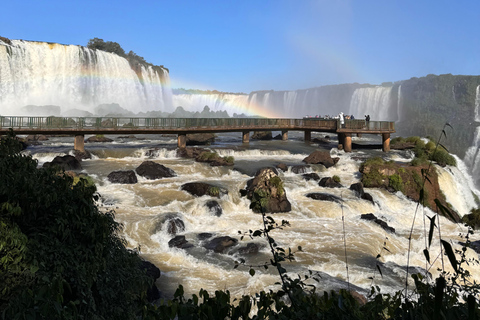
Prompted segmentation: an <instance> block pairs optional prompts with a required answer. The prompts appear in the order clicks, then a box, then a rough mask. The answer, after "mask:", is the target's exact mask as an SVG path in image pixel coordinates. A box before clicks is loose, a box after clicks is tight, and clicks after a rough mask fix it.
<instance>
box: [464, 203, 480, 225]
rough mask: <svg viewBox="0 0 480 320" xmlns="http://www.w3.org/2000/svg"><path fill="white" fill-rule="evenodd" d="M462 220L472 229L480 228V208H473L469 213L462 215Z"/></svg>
mask: <svg viewBox="0 0 480 320" xmlns="http://www.w3.org/2000/svg"><path fill="white" fill-rule="evenodd" d="M462 221H463V222H464V223H465V224H466V225H467V226H469V227H471V228H472V229H479V228H480V208H477V209H472V210H471V211H470V213H469V214H466V215H464V216H463V217H462Z"/></svg>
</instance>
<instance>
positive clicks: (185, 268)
mask: <svg viewBox="0 0 480 320" xmlns="http://www.w3.org/2000/svg"><path fill="white" fill-rule="evenodd" d="M274 135H275V133H274ZM321 136H322V135H320V134H317V135H316V137H321ZM110 137H111V138H113V139H114V143H110V144H106V143H95V144H91V143H90V144H89V143H87V144H86V145H85V147H86V149H87V150H89V151H90V152H91V153H92V154H93V155H94V156H93V158H92V159H91V160H85V161H83V162H82V167H83V172H85V173H87V174H88V175H90V176H91V177H92V178H93V179H94V180H95V182H96V184H97V189H98V193H99V194H100V195H101V201H100V202H99V206H100V207H101V210H114V211H115V212H116V219H117V220H118V221H119V222H121V223H123V225H124V229H123V232H122V235H123V236H124V237H125V239H126V240H127V243H128V246H129V247H130V248H136V249H137V250H140V254H141V256H143V257H144V258H145V259H148V260H150V261H151V262H153V263H155V264H156V265H157V266H158V267H159V268H160V269H161V271H162V276H161V277H160V278H159V279H158V281H157V285H158V287H159V288H160V290H161V291H162V293H163V295H164V296H165V297H169V296H171V295H172V294H173V292H174V291H175V289H176V288H177V286H178V285H179V284H182V285H183V286H184V289H185V292H186V293H187V294H193V293H198V291H199V290H200V289H201V288H204V289H207V290H208V291H210V292H213V291H214V290H216V289H227V290H229V291H230V292H231V294H232V296H234V297H238V296H240V295H242V294H248V293H254V292H258V291H260V290H265V289H270V288H272V289H273V288H276V285H275V282H277V281H278V280H279V278H278V275H277V274H275V272H274V271H273V270H272V269H271V268H270V269H268V270H264V269H263V268H260V269H257V270H256V275H255V276H253V277H251V276H250V275H249V272H248V268H246V267H242V266H240V267H239V268H237V269H234V268H233V267H234V264H235V261H238V260H239V259H241V258H243V259H245V260H246V264H247V265H250V264H252V265H258V264H263V263H264V262H266V261H268V260H269V259H270V256H269V252H268V250H267V247H266V243H265V241H264V240H263V239H259V238H255V239H254V240H250V239H244V241H240V244H243V245H244V244H246V243H248V242H255V243H257V244H258V245H259V246H260V248H261V249H260V252H259V253H258V254H256V255H245V256H241V255H239V254H238V253H235V252H234V253H233V254H217V253H214V252H210V251H207V250H206V249H204V248H202V246H201V241H200V240H198V238H197V235H198V234H199V233H205V232H208V233H212V234H215V235H217V236H224V235H225V236H227V235H228V236H231V237H236V238H238V239H239V238H240V236H239V234H238V231H242V232H244V231H248V230H256V229H259V228H261V227H262V221H261V217H260V215H258V214H254V213H253V212H252V211H251V210H250V209H249V204H250V203H249V201H248V200H247V199H246V198H242V197H241V196H240V194H239V190H240V189H243V188H245V185H246V182H247V181H248V180H249V179H251V178H252V175H253V174H254V172H255V171H256V170H257V169H259V168H261V167H264V166H275V165H277V164H279V163H286V164H287V165H290V166H291V165H301V164H302V160H303V158H305V157H306V156H307V155H309V154H310V153H311V152H313V151H314V150H317V149H318V148H319V146H318V145H315V144H311V143H305V142H303V141H302V138H303V136H302V135H301V134H300V133H296V132H291V133H290V134H289V140H288V141H275V140H272V141H251V142H250V143H249V144H248V145H245V144H243V145H242V143H241V135H240V134H234V133H232V134H222V135H219V136H217V139H216V142H215V143H214V144H213V145H211V146H210V148H211V149H212V150H215V151H217V152H218V153H219V154H220V155H222V156H226V155H229V156H234V157H235V166H234V168H233V169H229V168H225V167H210V166H209V165H208V164H205V163H198V162H195V161H193V160H191V159H183V158H178V157H177V156H176V151H175V148H176V143H175V139H174V138H172V137H168V136H155V135H145V136H140V135H139V136H137V138H144V139H143V140H140V139H138V140H137V139H127V140H126V139H120V138H118V137H117V136H110ZM314 137H315V135H314V136H313V137H312V138H314ZM377 140H378V141H377ZM379 141H380V137H376V136H374V137H373V138H365V137H364V138H354V142H356V143H359V144H361V143H368V142H370V143H372V142H373V143H379ZM72 147H73V138H68V137H52V138H50V140H48V141H45V142H44V144H43V145H39V146H31V147H29V148H28V149H27V150H26V152H27V153H29V154H31V155H32V156H33V157H34V158H35V159H37V160H38V162H39V166H41V165H42V164H43V163H44V162H46V161H51V160H52V159H53V157H54V156H55V155H59V154H68V153H70V152H71V149H72ZM325 148H327V149H328V150H331V151H330V152H331V154H332V156H335V157H339V158H340V160H339V162H338V164H337V165H336V166H334V167H331V168H329V169H326V168H324V167H323V166H311V167H310V168H309V169H308V171H307V172H316V173H317V174H318V175H319V176H320V177H327V176H333V175H337V176H339V177H340V179H341V184H342V185H343V186H344V187H343V188H335V189H329V188H323V187H319V186H318V184H317V183H316V182H314V181H313V180H312V181H306V180H305V179H303V178H302V176H301V175H299V174H295V173H293V172H292V171H291V170H290V169H289V170H288V171H286V172H279V176H280V177H281V179H282V180H283V181H284V186H285V190H286V194H287V197H288V199H289V200H290V202H291V204H292V211H291V212H289V213H281V214H280V213H277V214H273V215H272V217H273V218H274V219H275V220H276V221H278V222H280V221H281V220H283V219H285V220H288V221H289V222H290V225H291V226H290V227H287V228H285V229H284V230H282V231H275V232H274V233H273V237H274V238H275V239H276V240H277V242H278V244H279V245H280V246H282V247H284V248H288V247H290V248H292V250H294V251H295V250H296V248H297V247H298V246H301V247H302V248H303V252H297V253H295V257H296V261H295V262H292V263H288V264H286V268H287V270H288V271H289V272H290V275H291V276H292V277H294V276H296V274H305V273H307V272H308V270H312V271H314V272H318V274H319V275H320V277H321V278H320V281H319V283H317V284H316V285H317V286H318V288H319V289H320V290H329V289H338V288H346V287H347V269H346V264H345V248H344V246H343V236H344V233H343V226H342V217H344V219H345V237H346V250H347V258H348V272H349V274H348V280H349V281H350V284H351V286H352V287H353V288H355V289H356V290H358V291H360V292H363V293H366V292H367V291H368V290H369V289H370V286H371V285H372V284H374V285H379V286H380V287H381V288H382V291H383V292H393V291H396V290H401V289H402V288H403V287H404V282H405V274H406V273H405V269H406V264H407V251H408V236H409V231H410V228H411V226H412V222H413V221H414V220H413V219H414V216H415V210H416V203H415V202H412V201H411V200H409V199H407V198H406V197H405V196H404V195H403V194H401V193H394V194H392V193H389V192H387V191H385V190H380V189H366V192H369V193H370V194H371V195H372V196H373V199H374V201H375V204H372V203H371V202H368V201H366V200H362V199H359V198H357V197H356V196H355V194H354V193H353V191H352V190H350V189H349V186H350V185H351V184H352V183H356V182H359V181H360V172H359V171H358V169H359V165H360V163H361V162H362V161H363V159H365V158H367V157H369V156H372V155H380V156H383V157H385V158H386V159H392V160H394V161H409V160H411V154H410V153H408V152H399V151H392V152H390V153H388V154H385V153H382V152H381V151H380V150H368V149H356V150H355V149H354V151H353V152H352V153H345V152H343V151H339V150H337V149H336V148H335V141H333V142H332V144H331V145H327V146H325ZM145 160H153V161H155V162H158V163H161V164H163V165H165V166H166V167H168V168H171V169H173V170H174V171H175V172H176V173H177V176H176V177H172V178H164V179H159V180H147V179H144V178H142V177H138V178H139V179H138V180H139V181H138V183H137V184H133V185H122V184H112V183H110V182H108V180H107V175H108V174H109V173H110V172H112V171H115V170H127V169H135V168H136V167H138V166H139V165H140V164H141V163H142V162H143V161H145ZM457 161H458V162H459V163H460V165H459V167H458V168H449V167H447V168H445V169H440V172H441V174H440V176H441V179H440V183H441V188H442V191H443V192H444V193H445V194H446V196H447V199H448V201H449V202H450V203H451V204H452V205H454V206H455V208H456V209H457V210H458V211H459V213H460V214H461V215H464V214H467V213H469V210H470V209H471V208H472V207H475V206H476V203H475V196H474V195H476V196H477V197H478V196H480V192H479V191H478V190H477V189H475V187H474V184H473V181H472V177H471V176H469V175H468V171H467V170H466V167H465V165H464V164H463V162H462V161H461V160H460V159H457ZM195 181H206V182H207V181H208V182H209V183H213V184H215V185H218V186H220V187H223V188H226V189H227V190H228V194H227V195H224V196H222V197H221V198H220V199H218V202H219V204H220V205H221V207H222V209H223V214H222V215H221V216H219V217H218V216H215V215H213V214H212V213H210V211H209V210H208V209H207V207H206V206H205V203H206V202H207V201H208V200H210V199H211V198H210V197H208V196H204V197H199V198H198V197H197V198H196V197H193V196H191V195H190V194H188V193H186V192H184V191H182V190H181V185H182V184H184V183H187V182H195ZM310 192H325V193H329V194H333V195H335V196H338V197H340V198H341V199H342V201H341V202H340V203H337V202H328V201H316V200H312V199H310V198H307V197H305V194H307V193H310ZM365 213H373V214H375V216H377V217H378V218H381V219H382V220H384V221H386V222H387V223H388V225H389V226H391V227H393V228H395V230H396V232H395V234H392V233H388V232H386V231H384V230H383V229H382V228H381V227H380V226H378V225H376V224H374V223H372V222H371V221H366V220H361V219H360V215H361V214H365ZM172 214H174V215H176V216H177V217H179V218H181V219H182V220H183V222H184V224H185V230H184V231H183V232H180V234H182V235H185V237H186V239H187V240H188V241H189V242H191V243H193V244H194V245H195V246H194V247H193V248H190V249H186V250H182V249H177V248H170V247H169V246H168V241H169V240H170V239H171V238H172V237H173V236H172V235H170V234H168V233H167V231H166V228H165V226H164V225H162V224H161V221H162V219H163V218H165V217H166V216H167V215H172ZM425 215H428V216H432V215H433V213H432V212H431V211H430V209H427V208H421V209H420V210H419V211H418V212H417V214H416V219H415V222H414V232H413V242H412V248H411V254H410V266H411V267H412V266H413V267H415V268H413V269H412V268H410V272H412V271H415V272H424V271H423V269H424V268H427V269H428V271H429V272H430V273H432V275H433V276H435V275H437V274H438V271H437V268H439V267H441V259H440V257H439V254H440V249H439V241H438V237H437V234H435V236H434V241H433V244H432V248H431V249H430V256H431V257H432V258H433V259H432V260H435V262H434V264H433V266H426V261H425V258H424V256H423V253H422V251H423V249H424V248H425V238H424V223H425V220H427V221H428V219H425V218H424V217H425ZM440 223H441V230H442V236H443V239H448V241H450V242H451V243H452V245H453V247H454V248H460V245H459V244H458V241H459V240H462V239H461V237H460V236H459V234H463V235H465V234H466V231H467V230H466V228H465V227H463V226H462V225H458V224H454V223H452V222H449V221H447V220H446V219H444V218H440ZM427 228H428V227H427ZM246 238H248V237H246ZM478 239H479V236H478V235H477V234H475V235H474V236H473V239H472V240H478ZM383 247H386V248H387V249H388V251H386V250H384V249H382V248H383ZM377 254H380V255H381V257H380V258H379V259H378V263H379V265H380V268H381V270H382V275H383V276H381V275H380V274H379V273H378V271H377V268H376V263H377V260H376V259H375V257H376V256H377ZM467 254H468V256H469V257H477V258H478V255H477V254H475V253H474V252H473V251H472V250H470V249H469V250H468V251H467ZM445 266H446V268H447V270H451V267H450V265H449V263H448V259H446V258H445ZM471 272H472V274H473V276H474V279H475V280H477V281H480V271H479V268H478V266H477V267H474V268H472V270H471ZM371 278H374V279H373V280H372V279H371Z"/></svg>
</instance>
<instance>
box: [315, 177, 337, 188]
mask: <svg viewBox="0 0 480 320" xmlns="http://www.w3.org/2000/svg"><path fill="white" fill-rule="evenodd" d="M318 185H319V186H320V187H325V188H341V187H343V186H342V185H341V184H340V183H339V182H336V181H335V180H333V178H332V177H325V178H322V179H321V180H320V182H319V183H318Z"/></svg>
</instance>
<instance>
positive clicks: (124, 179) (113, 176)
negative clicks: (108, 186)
mask: <svg viewBox="0 0 480 320" xmlns="http://www.w3.org/2000/svg"><path fill="white" fill-rule="evenodd" d="M107 179H108V181H110V182H111V183H123V184H134V183H137V182H138V180H137V175H136V174H135V172H134V171H133V170H124V171H122V170H120V171H112V172H110V173H109V174H108V176H107Z"/></svg>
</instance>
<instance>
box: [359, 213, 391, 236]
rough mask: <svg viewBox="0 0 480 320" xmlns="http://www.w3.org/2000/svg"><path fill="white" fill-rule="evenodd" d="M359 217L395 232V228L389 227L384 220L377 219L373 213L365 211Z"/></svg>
mask: <svg viewBox="0 0 480 320" xmlns="http://www.w3.org/2000/svg"><path fill="white" fill-rule="evenodd" d="M360 219H363V220H369V221H373V222H375V223H376V224H378V225H379V226H380V227H382V228H383V229H384V230H385V231H388V232H391V233H395V228H392V227H390V226H389V225H388V224H387V223H386V222H385V221H383V220H381V219H378V218H377V217H376V216H375V215H374V214H373V213H366V214H362V215H361V216H360Z"/></svg>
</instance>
